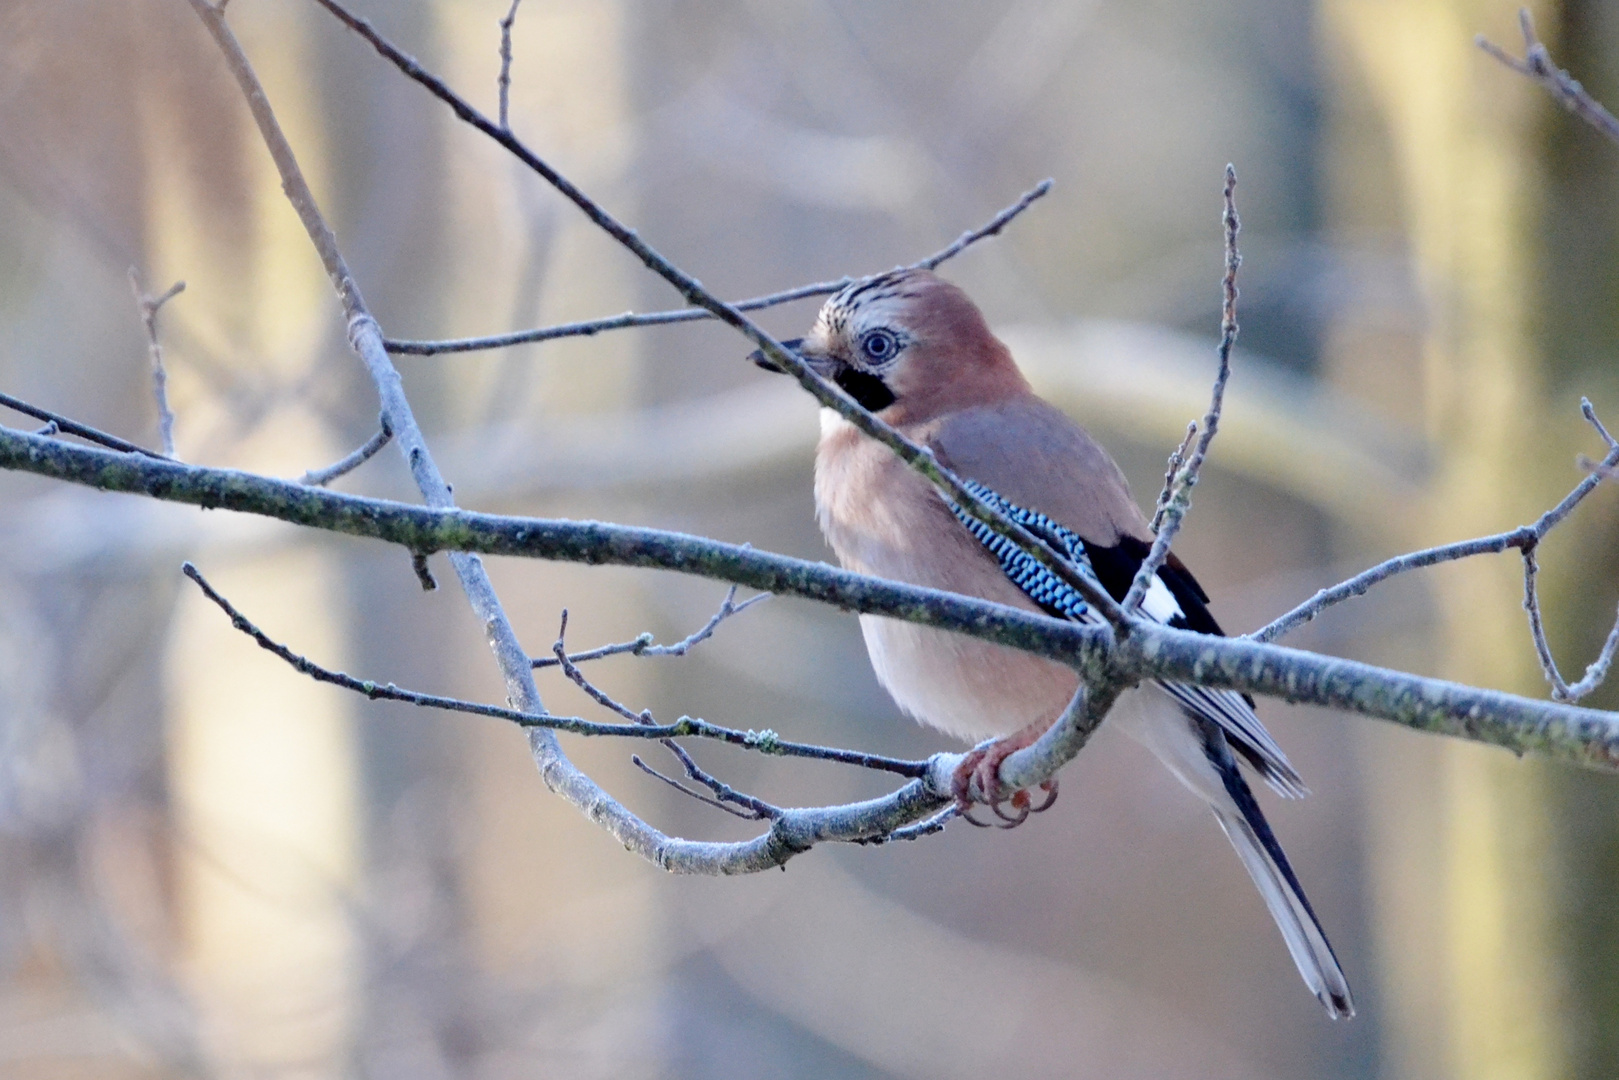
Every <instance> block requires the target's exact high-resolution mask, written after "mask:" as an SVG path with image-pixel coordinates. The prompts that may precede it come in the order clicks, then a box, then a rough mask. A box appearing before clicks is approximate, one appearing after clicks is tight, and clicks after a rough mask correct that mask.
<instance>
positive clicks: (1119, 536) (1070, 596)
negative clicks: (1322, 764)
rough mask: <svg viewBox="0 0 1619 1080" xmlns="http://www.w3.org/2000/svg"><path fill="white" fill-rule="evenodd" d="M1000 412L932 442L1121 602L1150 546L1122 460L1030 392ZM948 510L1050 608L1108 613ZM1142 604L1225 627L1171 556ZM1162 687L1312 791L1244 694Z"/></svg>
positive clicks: (1061, 612) (1270, 776)
mask: <svg viewBox="0 0 1619 1080" xmlns="http://www.w3.org/2000/svg"><path fill="white" fill-rule="evenodd" d="M1008 410H1011V411H1012V412H1013V415H1012V416H1010V417H1008V416H1006V415H1005V414H1006V412H1007V411H1008ZM999 413H1000V415H999V417H998V418H997V417H996V416H995V415H994V411H993V410H988V409H984V410H968V411H967V412H966V413H962V414H957V417H956V418H952V419H951V420H950V421H946V422H945V423H944V424H942V425H940V426H939V427H938V428H937V429H936V430H934V431H933V432H930V433H929V434H930V435H931V438H930V439H929V442H930V444H931V448H932V449H933V450H934V452H935V453H936V454H937V455H938V456H939V458H940V459H941V460H942V461H943V462H944V463H945V464H946V465H947V466H949V467H950V468H951V469H953V470H954V471H955V472H956V473H957V475H959V476H961V477H962V479H963V480H964V481H965V482H966V483H967V484H968V487H969V489H971V490H972V491H973V493H974V494H975V495H978V496H979V497H980V498H981V499H983V500H985V501H986V502H988V503H989V504H991V505H993V506H995V507H996V508H997V509H999V510H1000V511H1001V512H1002V513H1004V514H1006V515H1007V516H1008V517H1010V518H1012V519H1013V520H1014V521H1017V522H1018V523H1019V524H1021V525H1023V526H1024V527H1025V528H1027V529H1028V530H1029V531H1030V532H1032V533H1034V534H1035V535H1037V536H1039V537H1041V538H1042V539H1044V540H1046V541H1047V542H1048V543H1049V544H1051V545H1052V547H1053V548H1055V549H1056V550H1057V551H1059V552H1061V553H1063V554H1065V555H1067V556H1068V557H1069V558H1070V559H1071V560H1073V562H1074V563H1075V565H1077V566H1079V567H1080V568H1081V569H1082V570H1083V571H1085V572H1087V573H1089V574H1091V575H1092V576H1093V577H1095V578H1096V580H1097V582H1098V584H1100V585H1101V586H1102V587H1103V588H1104V589H1106V590H1107V592H1108V594H1109V595H1110V596H1112V597H1113V598H1114V599H1115V600H1122V599H1124V596H1125V594H1126V593H1127V592H1128V591H1129V589H1130V584H1131V582H1132V581H1134V580H1135V575H1136V571H1137V570H1138V569H1139V568H1140V566H1141V563H1142V560H1143V559H1145V558H1146V556H1147V552H1148V550H1149V549H1150V546H1151V545H1150V544H1149V542H1148V541H1146V540H1144V539H1142V536H1141V534H1143V533H1147V530H1146V522H1145V519H1144V518H1143V517H1142V515H1141V511H1140V508H1139V507H1137V506H1136V504H1135V501H1134V499H1132V498H1131V496H1130V488H1129V485H1128V484H1127V483H1126V482H1125V480H1124V477H1123V475H1122V474H1121V473H1120V472H1119V470H1118V466H1117V465H1115V464H1114V463H1113V460H1112V458H1110V457H1108V455H1107V453H1106V451H1104V450H1102V449H1101V447H1100V446H1098V445H1097V444H1096V443H1095V442H1094V441H1093V440H1092V439H1091V438H1090V436H1089V435H1087V434H1086V433H1085V431H1084V430H1083V429H1082V428H1080V427H1079V426H1078V425H1076V424H1074V423H1073V422H1072V421H1070V420H1068V418H1067V417H1065V416H1063V415H1062V414H1061V413H1059V412H1057V410H1056V409H1054V408H1052V407H1051V406H1049V405H1046V403H1045V402H1042V401H1039V400H1038V399H1030V401H1029V402H1028V403H1018V404H1016V405H1014V406H1002V407H1001V409H1000V410H999ZM957 418H959V422H958V419H957ZM990 421H993V422H990ZM1008 421H1010V423H1008ZM1006 431H1015V432H1017V433H1018V435H1019V438H1018V440H1017V441H1018V442H1019V444H1020V445H1024V446H1028V447H1033V448H1034V449H1033V450H1032V451H1025V457H1026V456H1027V454H1028V453H1033V454H1034V455H1036V456H1037V458H1038V460H1035V461H1029V460H1018V459H1016V458H1015V457H1014V454H1013V451H1014V448H1012V447H1009V446H1007V445H1006V443H1007V441H1008V440H1006V439H1005V438H998V437H997V433H998V432H1006ZM986 474H988V475H986ZM1008 491H1014V492H1017V493H1018V494H1017V495H1016V496H1013V495H1009V494H1008ZM951 510H952V511H953V512H954V513H955V515H956V518H957V520H959V521H960V522H961V523H962V525H963V526H964V527H966V529H967V531H968V532H970V533H971V534H972V535H973V537H974V538H975V539H977V541H978V542H979V544H980V545H982V546H983V547H984V549H985V550H986V551H987V552H988V553H989V554H990V555H991V556H992V557H994V558H995V560H996V561H997V562H998V563H999V564H1000V567H1001V570H1002V572H1003V573H1005V574H1006V576H1007V577H1008V578H1009V579H1010V580H1011V581H1012V582H1013V583H1014V584H1016V585H1017V587H1018V588H1019V589H1020V590H1022V592H1023V593H1024V595H1026V596H1028V597H1029V599H1031V600H1033V601H1034V602H1035V603H1036V604H1038V605H1039V606H1040V608H1041V610H1043V611H1045V612H1046V613H1048V614H1050V615H1054V616H1057V617H1058V618H1065V619H1073V620H1075V621H1076V622H1087V623H1095V622H1098V621H1099V620H1100V616H1098V615H1097V614H1096V612H1095V611H1094V610H1092V609H1091V607H1090V605H1089V604H1087V603H1086V602H1085V600H1084V598H1083V597H1081V596H1080V595H1079V594H1078V592H1076V591H1075V590H1074V589H1073V588H1071V587H1070V586H1069V585H1067V584H1066V583H1065V582H1063V581H1062V579H1061V578H1059V577H1057V576H1056V575H1055V574H1053V573H1051V571H1049V570H1047V569H1046V568H1045V567H1044V566H1042V565H1040V563H1038V562H1036V561H1035V560H1034V559H1033V558H1031V557H1030V556H1029V555H1028V554H1027V553H1025V552H1023V551H1022V550H1021V549H1019V548H1018V546H1017V545H1016V544H1014V543H1012V542H1011V541H1009V540H1007V539H1006V538H1005V537H1002V536H1000V535H999V534H997V533H996V532H995V531H994V530H992V529H990V528H989V527H988V526H986V525H984V524H983V523H982V522H980V521H978V520H977V519H976V518H974V517H972V516H971V515H970V514H968V513H967V512H966V511H965V510H963V509H962V508H961V507H959V506H956V505H955V504H951ZM1147 535H1150V533H1147ZM1142 610H1143V611H1144V612H1145V613H1146V614H1147V616H1148V617H1149V618H1152V619H1154V620H1155V621H1157V622H1160V623H1163V624H1164V625H1166V626H1172V627H1175V628H1177V629H1183V630H1191V631H1194V632H1197V633H1202V634H1215V635H1222V636H1223V631H1221V629H1220V625H1219V623H1217V622H1215V620H1214V616H1213V615H1211V614H1210V613H1209V609H1208V595H1207V594H1206V593H1204V591H1203V589H1202V587H1201V586H1200V585H1198V583H1197V580H1196V579H1195V578H1194V577H1192V574H1191V572H1190V571H1189V570H1187V569H1186V567H1185V566H1184V565H1183V564H1182V563H1181V561H1180V560H1179V559H1177V558H1175V556H1174V555H1171V556H1170V557H1169V559H1168V560H1167V561H1166V562H1165V564H1164V566H1163V567H1162V568H1160V569H1159V571H1158V574H1157V576H1156V577H1155V579H1154V580H1153V583H1152V585H1151V587H1150V588H1149V589H1148V591H1147V596H1146V597H1145V599H1144V601H1143V603H1142ZM1160 685H1162V686H1163V688H1164V690H1165V691H1167V692H1168V693H1169V695H1170V696H1171V697H1173V698H1174V699H1175V700H1176V701H1177V702H1179V703H1180V704H1181V705H1182V707H1184V708H1185V709H1186V710H1187V711H1188V712H1190V713H1192V714H1193V715H1195V716H1199V717H1203V718H1205V719H1207V720H1210V721H1212V722H1213V723H1215V724H1217V725H1219V727H1220V728H1221V729H1222V730H1224V731H1225V733H1226V735H1227V738H1228V739H1229V741H1230V744H1231V748H1232V750H1234V751H1235V752H1236V753H1237V754H1238V755H1240V756H1241V757H1242V758H1243V760H1245V761H1247V762H1248V764H1249V765H1251V766H1253V768H1254V770H1255V771H1256V772H1258V773H1259V775H1260V776H1261V777H1263V778H1264V780H1265V782H1266V783H1268V784H1269V785H1270V786H1271V787H1272V788H1274V789H1275V790H1276V791H1277V792H1278V793H1280V794H1282V795H1286V796H1289V797H1297V796H1301V795H1304V794H1306V793H1307V789H1306V788H1305V786H1304V781H1303V779H1302V778H1301V777H1300V776H1299V774H1298V770H1296V769H1295V768H1294V767H1293V765H1292V763H1291V762H1289V761H1288V760H1287V755H1286V754H1284V753H1283V752H1282V748H1281V747H1280V746H1278V745H1277V743H1276V740H1275V739H1274V738H1272V737H1271V734H1270V732H1268V731H1266V730H1265V726H1264V724H1262V723H1260V721H1259V717H1258V716H1257V715H1256V714H1255V713H1254V708H1253V702H1252V700H1251V699H1249V698H1248V697H1247V696H1246V695H1243V694H1238V693H1236V692H1234V691H1231V690H1218V689H1211V688H1209V687H1202V686H1193V685H1190V684H1187V683H1175V682H1163V683H1160Z"/></svg>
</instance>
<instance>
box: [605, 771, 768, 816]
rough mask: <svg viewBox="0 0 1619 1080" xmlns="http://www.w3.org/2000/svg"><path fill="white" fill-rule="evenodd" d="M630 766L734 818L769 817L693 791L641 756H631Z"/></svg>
mask: <svg viewBox="0 0 1619 1080" xmlns="http://www.w3.org/2000/svg"><path fill="white" fill-rule="evenodd" d="M630 764H631V765H634V766H635V767H636V768H637V769H640V770H641V771H642V772H644V773H646V774H647V775H648V776H650V777H653V778H655V779H658V780H662V781H663V782H664V783H665V784H668V785H669V786H670V787H672V788H674V789H675V790H676V791H678V792H680V793H681V794H682V795H685V796H687V797H689V798H693V799H696V800H697V801H698V802H700V803H702V804H703V805H704V806H712V807H713V808H714V809H716V810H723V811H724V812H725V813H727V814H730V815H731V816H732V817H739V818H745V819H747V820H748V821H759V820H762V819H763V818H765V817H766V816H767V815H765V814H760V813H757V812H752V811H748V810H743V809H740V808H738V807H735V806H732V805H730V804H729V803H725V802H721V801H720V800H719V799H716V798H714V797H713V796H710V795H704V794H703V793H702V792H701V791H696V790H693V789H692V788H689V787H687V786H686V785H685V784H682V783H681V782H680V781H679V780H676V779H675V778H674V777H672V776H669V775H668V774H666V773H661V772H659V771H658V770H657V769H654V768H653V767H652V766H650V765H648V764H647V763H646V761H645V760H644V759H643V758H642V757H641V755H640V754H631V755H630ZM705 775H706V774H705Z"/></svg>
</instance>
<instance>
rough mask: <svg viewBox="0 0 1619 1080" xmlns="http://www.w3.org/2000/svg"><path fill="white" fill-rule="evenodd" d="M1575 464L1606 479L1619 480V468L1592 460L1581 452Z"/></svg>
mask: <svg viewBox="0 0 1619 1080" xmlns="http://www.w3.org/2000/svg"><path fill="white" fill-rule="evenodd" d="M1574 464H1576V465H1578V466H1579V467H1580V468H1581V469H1584V470H1585V471H1586V472H1588V473H1592V474H1594V475H1596V476H1600V477H1602V479H1604V480H1615V481H1619V469H1616V468H1614V467H1613V466H1611V465H1604V464H1603V463H1602V462H1600V461H1592V460H1591V459H1590V458H1588V457H1586V456H1585V455H1584V454H1580V455H1579V456H1578V457H1576V458H1575V459H1574Z"/></svg>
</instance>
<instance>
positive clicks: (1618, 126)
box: [1473, 8, 1619, 143]
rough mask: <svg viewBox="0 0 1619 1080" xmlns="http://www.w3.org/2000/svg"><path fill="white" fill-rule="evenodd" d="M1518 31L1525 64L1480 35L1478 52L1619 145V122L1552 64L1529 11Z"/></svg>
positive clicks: (1522, 12) (1521, 11)
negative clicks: (1541, 89)
mask: <svg viewBox="0 0 1619 1080" xmlns="http://www.w3.org/2000/svg"><path fill="white" fill-rule="evenodd" d="M1518 27H1519V29H1520V30H1522V31H1523V44H1524V58H1523V59H1522V60H1519V59H1518V58H1517V57H1515V56H1513V55H1512V54H1511V53H1509V52H1507V51H1506V50H1505V49H1503V48H1501V46H1499V45H1496V44H1495V43H1494V42H1492V41H1490V40H1489V39H1487V38H1486V37H1485V36H1484V35H1483V34H1480V35H1478V36H1477V37H1476V38H1474V39H1473V41H1474V43H1475V44H1477V45H1478V47H1479V48H1481V49H1483V50H1484V51H1485V52H1487V53H1489V54H1490V55H1491V56H1493V57H1495V58H1496V59H1497V60H1499V61H1501V63H1503V64H1505V65H1506V66H1507V67H1509V68H1511V69H1512V70H1513V71H1516V72H1517V73H1518V74H1520V75H1523V76H1526V77H1528V78H1530V79H1533V80H1534V81H1535V82H1537V83H1539V84H1540V85H1541V86H1542V87H1544V88H1545V89H1546V91H1547V92H1548V93H1550V94H1551V95H1552V97H1554V98H1556V99H1557V100H1558V101H1559V102H1561V103H1562V106H1563V107H1564V108H1565V109H1567V110H1568V111H1569V112H1571V113H1573V114H1574V115H1575V116H1578V117H1579V118H1580V119H1582V120H1584V121H1585V122H1586V123H1588V124H1590V125H1591V126H1592V127H1594V128H1596V129H1597V130H1598V131H1600V132H1601V133H1602V134H1603V135H1606V136H1607V137H1608V140H1609V141H1610V142H1614V143H1619V118H1615V117H1614V115H1613V114H1612V113H1611V112H1609V111H1608V110H1607V109H1605V108H1603V107H1602V103H1601V102H1599V101H1597V100H1596V99H1595V98H1593V97H1592V96H1591V95H1590V94H1589V93H1588V92H1587V91H1586V89H1585V87H1583V86H1581V85H1580V84H1579V82H1577V81H1576V80H1575V79H1574V77H1573V76H1572V75H1570V74H1569V73H1568V72H1566V71H1564V70H1563V69H1562V68H1560V67H1558V66H1557V65H1556V64H1554V63H1552V58H1551V54H1550V53H1549V52H1547V51H1546V46H1545V45H1543V44H1541V41H1540V38H1539V36H1538V35H1536V33H1535V20H1534V19H1533V18H1531V17H1530V15H1529V9H1528V8H1520V9H1519V10H1518Z"/></svg>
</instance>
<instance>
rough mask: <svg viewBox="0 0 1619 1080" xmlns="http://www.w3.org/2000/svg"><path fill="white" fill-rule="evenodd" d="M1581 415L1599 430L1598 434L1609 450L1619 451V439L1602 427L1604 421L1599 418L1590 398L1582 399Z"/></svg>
mask: <svg viewBox="0 0 1619 1080" xmlns="http://www.w3.org/2000/svg"><path fill="white" fill-rule="evenodd" d="M1580 415H1581V416H1583V417H1585V419H1586V421H1587V422H1588V423H1589V424H1590V425H1591V426H1592V427H1594V428H1596V429H1597V434H1598V435H1600V436H1602V441H1603V442H1605V443H1607V444H1608V449H1610V450H1613V449H1619V439H1615V438H1614V437H1613V436H1612V435H1610V434H1608V429H1607V428H1605V427H1603V426H1602V421H1601V420H1599V419H1598V418H1597V411H1596V408H1595V407H1594V406H1592V404H1591V399H1590V398H1586V397H1582V398H1580Z"/></svg>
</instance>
